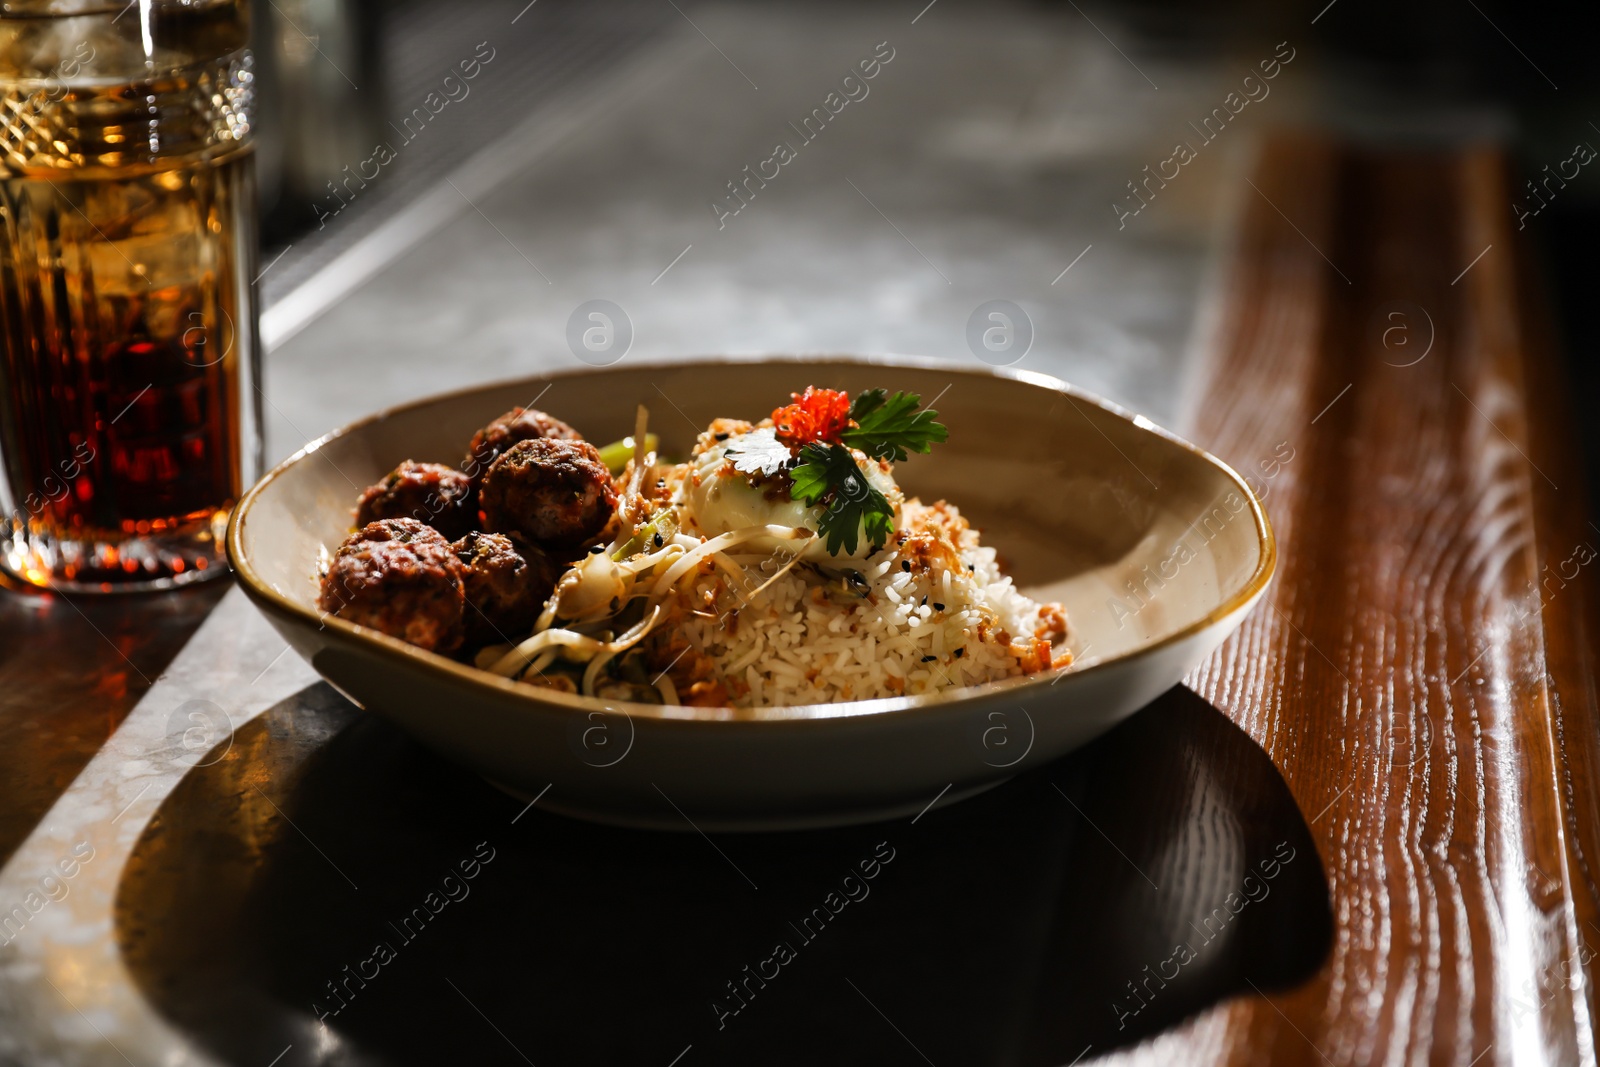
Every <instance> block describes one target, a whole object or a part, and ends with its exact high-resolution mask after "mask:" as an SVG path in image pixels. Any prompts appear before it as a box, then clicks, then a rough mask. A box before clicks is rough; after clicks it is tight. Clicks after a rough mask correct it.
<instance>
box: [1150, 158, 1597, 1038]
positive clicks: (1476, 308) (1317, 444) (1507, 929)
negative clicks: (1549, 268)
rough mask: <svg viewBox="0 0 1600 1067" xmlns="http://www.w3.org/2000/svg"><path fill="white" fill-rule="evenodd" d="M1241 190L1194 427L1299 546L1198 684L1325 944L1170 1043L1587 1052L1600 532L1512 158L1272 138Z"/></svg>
mask: <svg viewBox="0 0 1600 1067" xmlns="http://www.w3.org/2000/svg"><path fill="white" fill-rule="evenodd" d="M1254 184H1255V186H1256V191H1255V192H1254V193H1252V194H1250V195H1251V196H1252V199H1251V201H1250V202H1249V203H1248V205H1247V209H1246V211H1245V215H1244V218H1243V221H1242V225H1241V230H1240V233H1239V235H1238V251H1237V256H1236V260H1235V263H1234V265H1233V268H1232V274H1231V276H1230V281H1229V288H1228V290H1227V292H1226V294H1225V297H1224V299H1225V305H1226V306H1225V312H1224V315H1223V317H1222V320H1221V325H1220V327H1219V330H1218V333H1217V336H1216V339H1215V341H1216V344H1215V362H1214V365H1213V366H1212V367H1211V369H1210V376H1209V385H1208V387H1207V389H1206V392H1205V393H1204V399H1203V402H1202V403H1201V404H1200V406H1199V410H1200V412H1201V417H1200V419H1199V421H1198V426H1197V430H1196V435H1197V438H1198V440H1199V442H1200V443H1201V444H1203V445H1205V446H1207V447H1209V448H1211V449H1213V450H1214V451H1216V452H1217V453H1218V454H1219V455H1221V456H1222V457H1223V458H1224V459H1227V460H1229V461H1231V462H1232V463H1234V464H1235V465H1236V466H1238V467H1239V469H1240V470H1241V471H1244V472H1246V473H1248V474H1251V475H1253V476H1254V477H1255V480H1256V482H1257V484H1258V485H1261V486H1263V487H1264V488H1265V489H1266V491H1267V509H1268V511H1269V513H1270V515H1271V517H1272V521H1273V523H1274V525H1275V527H1276V530H1277V533H1278V536H1279V544H1280V551H1281V553H1282V555H1281V559H1282V563H1281V566H1280V570H1279V576H1278V579H1277V581H1276V583H1275V584H1274V587H1273V589H1272V590H1271V591H1270V593H1269V595H1268V599H1267V602H1266V603H1265V605H1264V606H1263V607H1262V608H1261V609H1259V610H1258V611H1257V612H1256V613H1255V614H1254V616H1253V617H1252V619H1251V620H1250V621H1249V622H1248V623H1247V624H1246V626H1245V627H1244V628H1243V629H1242V630H1241V631H1240V632H1239V633H1238V634H1237V635H1236V636H1235V637H1234V638H1233V639H1232V640H1230V641H1229V642H1228V644H1227V645H1226V646H1225V647H1224V648H1222V649H1221V650H1219V652H1218V653H1217V654H1216V655H1215V656H1214V657H1213V658H1212V659H1211V660H1210V661H1209V662H1208V663H1207V664H1206V665H1205V667H1203V668H1202V669H1201V670H1200V671H1198V672H1197V673H1196V675H1195V676H1194V677H1193V678H1192V679H1191V683H1192V684H1193V686H1194V688H1195V689H1196V690H1197V691H1198V692H1199V693H1201V694H1202V695H1203V696H1205V697H1206V698H1207V699H1208V700H1210V701H1211V702H1212V703H1213V704H1215V705H1216V706H1217V707H1219V708H1221V709H1223V710H1224V712H1225V713H1226V714H1228V715H1229V717H1230V718H1232V719H1233V720H1234V721H1235V722H1236V723H1237V724H1238V725H1239V726H1240V727H1241V728H1243V729H1244V730H1245V731H1246V732H1247V733H1248V734H1249V735H1250V736H1251V737H1253V738H1254V739H1255V740H1256V741H1257V742H1258V743H1260V744H1261V745H1262V747H1263V748H1265V749H1266V751H1267V752H1268V753H1269V754H1270V755H1271V757H1272V759H1273V761H1274V762H1275V763H1276V765H1277V766H1278V768H1279V770H1280V771H1281V773H1282V774H1283V776H1284V778H1285V780H1286V781H1287V782H1288V784H1289V786H1290V789H1291V790H1292V791H1293V793H1294V795H1295V798H1296V800H1297V802H1298V803H1299V805H1300V808H1301V810H1302V811H1303V812H1305V813H1306V816H1307V819H1308V820H1309V821H1310V823H1311V830H1312V835H1313V837H1314V839H1315V840H1316V842H1317V846H1318V849H1319V851H1320V853H1321V855H1322V858H1323V863H1324V866H1325V868H1326V869H1327V872H1328V879H1329V888H1330V893H1331V895H1332V899H1333V914H1334V922H1335V936H1334V944H1333V947H1332V950H1331V952H1330V953H1329V956H1328V958H1327V960H1326V962H1325V963H1324V965H1323V966H1322V968H1321V970H1320V971H1319V972H1318V973H1317V975H1316V976H1315V977H1314V978H1313V979H1312V980H1311V981H1309V982H1308V983H1306V984H1304V985H1302V986H1300V987H1299V988H1297V989H1295V990H1293V991H1292V992H1289V993H1286V994H1283V995H1276V996H1273V997H1271V998H1267V997H1249V998H1246V999H1244V1000H1242V1001H1236V1002H1234V1003H1233V1004H1232V1005H1230V1006H1221V1007H1217V1008H1214V1009H1212V1010H1211V1011H1210V1012H1208V1013H1206V1014H1204V1015H1202V1016H1200V1017H1198V1018H1197V1019H1195V1020H1193V1021H1192V1022H1191V1023H1190V1024H1188V1025H1187V1026H1186V1027H1185V1028H1183V1030H1182V1031H1181V1032H1180V1033H1178V1034H1173V1035H1170V1039H1171V1040H1177V1041H1179V1042H1180V1046H1181V1047H1183V1048H1184V1049H1185V1058H1186V1059H1188V1058H1194V1059H1198V1060H1206V1061H1213V1062H1228V1063H1253V1062H1273V1063H1287V1062H1308V1063H1319V1062H1327V1063H1331V1064H1368V1063H1411V1062H1432V1063H1459V1064H1471V1063H1478V1064H1497V1063H1512V1062H1545V1061H1549V1062H1561V1063H1579V1062H1582V1063H1592V1062H1594V1042H1593V1029H1592V1010H1593V1005H1592V1002H1591V1000H1590V999H1589V997H1588V995H1587V993H1586V989H1587V988H1592V985H1590V984H1589V983H1585V982H1581V981H1578V980H1569V976H1570V975H1573V974H1574V973H1578V972H1581V971H1582V970H1583V967H1582V964H1583V963H1584V962H1587V961H1590V960H1591V958H1592V957H1593V955H1594V949H1593V948H1591V947H1589V946H1590V945H1591V944H1592V943H1597V942H1600V928H1597V927H1596V925H1595V923H1596V919H1595V915H1596V894H1595V888H1594V877H1593V871H1592V869H1591V864H1592V863H1593V857H1594V856H1596V855H1597V852H1596V830H1595V827H1596V825H1597V821H1596V816H1597V813H1600V808H1597V802H1596V788H1595V775H1594V769H1595V767H1596V737H1597V730H1596V727H1597V720H1600V716H1597V710H1596V709H1597V704H1596V695H1595V694H1596V686H1595V679H1594V670H1593V663H1592V655H1593V634H1594V632H1595V631H1594V625H1593V605H1594V602H1595V598H1594V587H1593V581H1594V578H1593V570H1594V568H1593V566H1592V562H1593V560H1594V558H1595V549H1594V547H1593V546H1595V545H1600V532H1597V531H1596V530H1594V529H1593V528H1590V527H1589V526H1588V524H1587V521H1586V519H1585V516H1586V514H1587V513H1586V502H1585V500H1584V490H1583V485H1582V478H1581V476H1580V474H1579V473H1578V471H1577V470H1576V465H1577V463H1578V462H1579V459H1578V457H1577V456H1576V455H1575V454H1574V453H1573V451H1572V450H1571V446H1570V444H1569V442H1570V441H1571V440H1572V437H1571V434H1570V430H1569V426H1568V423H1567V422H1566V419H1567V417H1568V416H1567V414H1566V413H1565V412H1564V411H1563V410H1562V402H1563V398H1562V395H1561V386H1560V384H1559V380H1558V376H1557V369H1556V367H1555V366H1554V360H1553V359H1552V338H1551V337H1550V336H1549V334H1548V332H1547V329H1546V327H1545V325H1544V321H1545V320H1544V315H1543V309H1542V308H1541V307H1540V305H1539V304H1538V302H1537V299H1536V297H1535V295H1534V294H1535V293H1536V291H1537V289H1536V282H1535V281H1533V280H1532V279H1531V278H1530V277H1529V275H1528V271H1527V267H1526V263H1527V259H1528V257H1527V254H1526V250H1525V249H1524V248H1522V247H1521V246H1520V245H1519V244H1518V242H1517V240H1516V236H1515V234H1514V233H1513V232H1512V230H1511V227H1510V226H1509V225H1508V220H1509V219H1510V217H1511V216H1510V212H1509V208H1508V207H1507V204H1508V194H1509V190H1508V189H1507V187H1506V178H1505V170H1504V163H1503V161H1502V159H1501V158H1500V157H1499V156H1498V155H1497V154H1496V153H1494V152H1492V151H1488V150H1483V151H1467V152H1449V153H1447V152H1440V153H1435V154H1415V155H1400V154H1393V153H1388V154H1375V153H1363V152H1359V151H1352V150H1340V149H1337V148H1335V147H1334V146H1332V145H1330V144H1328V143H1326V142H1320V141H1313V140H1307V139H1301V138H1294V137H1282V138H1279V139H1276V140H1273V141H1272V142H1270V143H1269V144H1268V145H1267V146H1266V147H1265V149H1264V151H1263V154H1262V157H1261V159H1260V161H1259V165H1258V167H1257V170H1256V174H1255V177H1254ZM1480 254H1481V257H1480ZM1395 310H1398V311H1399V312H1400V314H1401V315H1402V316H1404V317H1403V318H1401V319H1395V318H1391V317H1390V315H1389V313H1390V312H1391V311H1395ZM1419 313H1420V314H1419ZM1397 325H1399V326H1402V327H1403V328H1404V330H1406V331H1409V334H1407V333H1404V332H1402V333H1394V332H1390V333H1388V335H1387V337H1388V343H1387V344H1386V343H1385V331H1386V330H1390V329H1391V328H1392V327H1394V326H1397ZM1429 334H1431V336H1432V345H1431V348H1427V349H1426V354H1425V355H1424V354H1423V352H1424V346H1423V344H1422V341H1423V339H1424V338H1425V337H1426V336H1428V335H1429ZM1402 340H1405V341H1408V342H1409V345H1405V344H1401V343H1400V342H1401V341H1402ZM1419 357H1420V358H1419ZM1285 444H1287V446H1288V448H1290V449H1292V451H1293V456H1294V458H1293V459H1292V460H1291V461H1290V462H1288V463H1282V464H1279V465H1278V466H1277V467H1276V468H1275V469H1273V476H1272V477H1271V478H1270V480H1269V479H1266V478H1265V477H1264V473H1265V470H1266V469H1272V468H1262V467H1261V466H1259V464H1260V463H1261V462H1262V461H1266V460H1270V459H1271V458H1272V457H1273V456H1274V455H1275V453H1277V452H1279V450H1281V449H1282V448H1283V446H1284V445H1285ZM1594 973H1595V972H1594V967H1593V964H1592V963H1590V964H1589V968H1588V974H1589V978H1590V979H1591V981H1592V979H1593V977H1594ZM1168 1045H1169V1042H1160V1043H1158V1044H1157V1045H1156V1046H1153V1047H1148V1048H1146V1049H1144V1050H1141V1053H1142V1054H1140V1055H1135V1056H1133V1057H1131V1058H1134V1059H1141V1060H1143V1059H1147V1058H1149V1057H1150V1056H1151V1055H1154V1057H1155V1059H1160V1058H1162V1053H1161V1049H1162V1048H1163V1047H1164V1046H1168Z"/></svg>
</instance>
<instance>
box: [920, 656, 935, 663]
mask: <svg viewBox="0 0 1600 1067" xmlns="http://www.w3.org/2000/svg"><path fill="white" fill-rule="evenodd" d="M938 658H939V657H938V656H923V657H922V662H924V663H932V662H933V661H934V660H936V659H938Z"/></svg>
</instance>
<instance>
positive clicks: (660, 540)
mask: <svg viewBox="0 0 1600 1067" xmlns="http://www.w3.org/2000/svg"><path fill="white" fill-rule="evenodd" d="M655 542H656V547H657V548H660V547H661V546H662V545H663V544H665V543H666V542H665V541H663V540H662V539H661V535H660V534H659V533H658V534H656V537H655Z"/></svg>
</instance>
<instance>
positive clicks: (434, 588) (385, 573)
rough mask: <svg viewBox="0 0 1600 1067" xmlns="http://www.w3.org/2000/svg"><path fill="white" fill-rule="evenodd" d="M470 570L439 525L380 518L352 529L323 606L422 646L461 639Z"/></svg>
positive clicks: (448, 645)
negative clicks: (464, 587) (465, 584)
mask: <svg viewBox="0 0 1600 1067" xmlns="http://www.w3.org/2000/svg"><path fill="white" fill-rule="evenodd" d="M465 573H466V567H465V566H463V565H462V563H461V561H460V560H459V559H457V558H456V556H455V553H454V552H452V551H450V542H449V541H446V540H445V539H444V537H443V535H441V534H440V533H439V531H437V530H435V529H433V528H432V527H431V526H424V525H423V524H422V523H420V522H418V521H416V520H415V519H380V520H379V521H377V522H374V523H369V524H368V525H366V526H363V527H362V528H361V529H360V530H357V531H356V532H355V533H353V534H351V535H350V537H349V539H348V540H346V541H345V543H344V544H342V545H340V546H339V551H338V552H337V553H335V554H334V557H333V564H332V566H330V567H329V568H328V573H327V574H326V575H325V576H324V577H323V579H322V595H321V596H320V597H318V598H317V605H318V606H319V607H321V608H322V610H323V611H326V612H329V613H331V614H334V615H337V616H339V617H340V618H341V619H347V620H349V621H350V622H353V623H358V624H359V625H362V626H370V627H372V628H373V629H374V630H381V631H383V632H384V633H386V634H388V635H389V636H391V637H398V638H400V640H402V641H408V642H410V643H411V644H413V645H416V646H417V647H418V648H425V649H429V650H431V651H434V652H450V651H453V650H454V649H456V648H457V647H459V646H460V644H461V638H462V612H463V611H464V610H465V608H466V603H467V602H466V597H465V595H464V593H463V591H462V578H463V577H464V576H465Z"/></svg>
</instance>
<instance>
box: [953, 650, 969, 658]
mask: <svg viewBox="0 0 1600 1067" xmlns="http://www.w3.org/2000/svg"><path fill="white" fill-rule="evenodd" d="M966 651H967V650H966V649H964V648H958V649H956V659H960V658H961V657H962V655H963V654H964V653H965V652H966Z"/></svg>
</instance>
